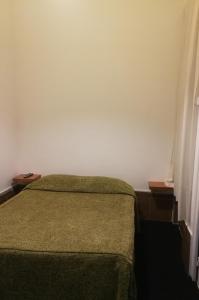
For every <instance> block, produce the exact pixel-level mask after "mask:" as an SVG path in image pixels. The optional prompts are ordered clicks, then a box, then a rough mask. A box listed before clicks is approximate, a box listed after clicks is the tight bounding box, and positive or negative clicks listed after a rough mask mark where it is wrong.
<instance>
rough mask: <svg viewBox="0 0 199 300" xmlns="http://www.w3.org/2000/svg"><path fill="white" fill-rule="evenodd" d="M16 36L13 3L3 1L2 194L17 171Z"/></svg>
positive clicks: (0, 88) (0, 33)
mask: <svg viewBox="0 0 199 300" xmlns="http://www.w3.org/2000/svg"><path fill="white" fill-rule="evenodd" d="M13 66H14V65H13V36H12V15H11V1H9V0H1V1H0V192H1V191H3V190H5V189H7V188H8V187H9V186H10V183H11V179H12V177H13V175H14V174H15V171H16V169H15V168H16V166H15V161H16V143H15V142H16V131H15V108H14V105H15V104H14V101H13V76H14V72H13Z"/></svg>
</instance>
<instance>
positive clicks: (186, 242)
mask: <svg viewBox="0 0 199 300" xmlns="http://www.w3.org/2000/svg"><path fill="white" fill-rule="evenodd" d="M179 229H180V235H181V239H182V245H181V254H182V260H183V263H184V266H185V270H186V271H187V273H188V272H189V258H190V244H191V233H190V231H189V229H188V226H187V225H186V223H185V221H180V222H179Z"/></svg>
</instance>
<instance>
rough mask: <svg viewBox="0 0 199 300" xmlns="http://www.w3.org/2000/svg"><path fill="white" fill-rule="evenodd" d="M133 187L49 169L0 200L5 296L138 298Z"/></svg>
mask: <svg viewBox="0 0 199 300" xmlns="http://www.w3.org/2000/svg"><path fill="white" fill-rule="evenodd" d="M134 200H135V196H134V191H133V189H132V188H131V187H130V186H129V185H128V184H126V183H125V182H123V181H121V180H118V179H113V178H106V177H80V176H69V175H49V176H45V177H43V178H41V179H40V180H38V181H35V182H33V183H32V184H30V185H28V186H27V187H26V189H25V190H24V191H22V192H21V193H19V194H18V195H16V196H15V197H14V198H12V199H11V200H9V201H7V202H6V203H5V204H4V205H1V206H0V270H1V276H0V299H2V300H3V299H5V300H9V299H13V300H17V299H20V300H21V299H27V300H28V299H35V300H36V299H38V300H39V299H42V300H45V299H46V300H47V299H48V300H51V299H53V300H56V299H60V300H62V299H68V300H77V299H79V300H81V299H82V300H116V299H117V300H128V299H129V298H130V297H132V299H135V296H136V293H135V289H134V287H133V286H135V284H134V279H133V264H134V257H133V251H134Z"/></svg>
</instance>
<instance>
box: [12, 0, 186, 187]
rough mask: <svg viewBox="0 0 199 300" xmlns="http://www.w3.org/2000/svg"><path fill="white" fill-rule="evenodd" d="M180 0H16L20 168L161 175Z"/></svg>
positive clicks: (171, 114) (143, 182)
mask: <svg viewBox="0 0 199 300" xmlns="http://www.w3.org/2000/svg"><path fill="white" fill-rule="evenodd" d="M183 9H184V1H182V0H169V1H168V0H151V1H148V0H143V1H138V0H133V1H132V0H131V1H130V0H128V1H123V0H117V1H115V0H109V1H107V0H92V1H89V0H81V1H80V0H79V1H78V0H73V1H72V0H70V1H69V0H67V1H63V0H50V1H49V0H48V1H47V0H42V1H41V0H40V1H39V0H34V1H27V0H16V1H15V42H16V74H17V76H16V79H17V81H16V86H17V89H16V97H17V101H18V117H19V118H18V121H19V145H20V148H19V159H18V171H19V172H26V171H35V172H41V173H42V174H45V173H54V172H57V173H70V174H71V173H73V174H85V175H107V176H116V177H120V178H123V179H124V180H127V181H128V182H129V183H131V184H133V185H134V187H135V188H136V189H146V188H147V181H148V179H165V178H166V177H167V175H168V169H169V165H170V158H171V152H172V144H173V135H174V126H175V102H176V101H175V100H176V88H177V78H178V67H179V61H180V56H181V48H182V35H183Z"/></svg>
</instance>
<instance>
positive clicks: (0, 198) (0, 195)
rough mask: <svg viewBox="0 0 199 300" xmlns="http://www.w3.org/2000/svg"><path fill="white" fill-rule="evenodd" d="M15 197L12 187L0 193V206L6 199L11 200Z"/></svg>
mask: <svg viewBox="0 0 199 300" xmlns="http://www.w3.org/2000/svg"><path fill="white" fill-rule="evenodd" d="M14 195H15V192H14V190H13V188H12V187H10V188H8V189H7V190H5V191H2V192H1V193H0V204H2V203H3V202H5V201H7V200H8V199H10V198H12V197H13V196H14Z"/></svg>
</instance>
